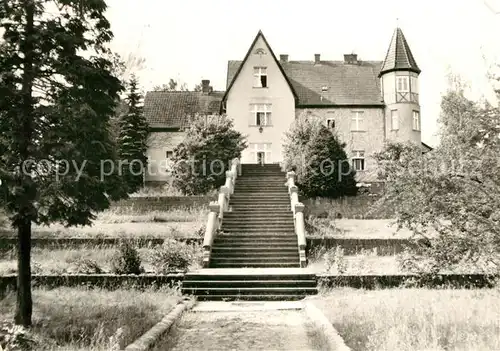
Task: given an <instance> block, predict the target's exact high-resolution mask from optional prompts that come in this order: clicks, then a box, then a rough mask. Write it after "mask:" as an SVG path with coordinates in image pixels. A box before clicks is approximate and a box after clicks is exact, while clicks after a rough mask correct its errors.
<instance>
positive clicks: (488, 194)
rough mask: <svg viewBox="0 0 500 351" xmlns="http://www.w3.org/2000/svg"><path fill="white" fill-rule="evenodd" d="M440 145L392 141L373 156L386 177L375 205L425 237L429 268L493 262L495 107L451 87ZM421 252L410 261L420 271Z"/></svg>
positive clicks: (497, 224) (498, 202)
mask: <svg viewBox="0 0 500 351" xmlns="http://www.w3.org/2000/svg"><path fill="white" fill-rule="evenodd" d="M441 109H442V113H441V118H440V123H441V134H442V135H441V144H440V145H439V146H438V147H437V148H435V149H434V150H433V151H431V152H428V153H426V154H422V152H421V149H420V147H419V146H417V145H410V144H406V145H405V144H390V145H388V146H387V147H386V149H385V150H383V151H382V152H380V153H379V154H378V155H377V156H376V158H377V159H378V161H379V163H380V164H381V166H382V168H381V169H382V172H381V175H380V176H381V178H382V179H383V180H385V181H386V189H385V195H384V197H383V199H382V200H381V202H380V204H379V205H380V206H392V207H393V208H395V209H396V210H397V223H398V225H399V226H400V227H406V228H409V229H411V230H412V231H413V233H414V237H415V238H422V237H423V238H425V239H429V240H427V243H428V245H427V246H426V247H425V248H424V251H423V254H424V255H423V258H424V260H425V262H426V268H427V269H430V270H431V271H438V270H440V269H444V268H449V267H452V266H454V265H457V264H468V263H474V264H476V265H481V266H482V267H483V268H485V269H490V268H493V267H498V264H499V263H500V260H499V255H498V253H499V249H500V164H499V161H498V160H499V158H498V155H499V153H500V139H499V138H500V111H499V109H498V108H497V107H493V106H491V105H489V104H481V103H477V102H473V101H470V100H468V99H467V98H466V97H465V96H464V93H463V91H451V92H449V93H448V94H447V95H445V96H444V97H443V99H442V103H441ZM421 258H422V257H416V258H412V260H411V262H409V263H410V264H411V265H412V266H413V268H415V269H419V268H421V267H422V265H421V263H422V262H423V261H424V260H422V259H421Z"/></svg>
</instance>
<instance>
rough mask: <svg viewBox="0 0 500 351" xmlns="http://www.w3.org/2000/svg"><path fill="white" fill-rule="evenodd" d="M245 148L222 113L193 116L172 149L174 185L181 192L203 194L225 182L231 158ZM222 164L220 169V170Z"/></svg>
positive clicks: (244, 143)
mask: <svg viewBox="0 0 500 351" xmlns="http://www.w3.org/2000/svg"><path fill="white" fill-rule="evenodd" d="M245 148H246V141H245V138H244V136H243V135H242V134H241V133H240V132H238V131H236V130H235V129H234V127H233V122H232V121H231V120H230V119H228V118H226V117H225V116H213V117H211V118H209V119H206V118H200V117H197V118H195V119H194V120H193V121H192V122H191V123H190V127H189V129H188V130H187V131H186V138H185V139H184V141H183V142H181V143H180V144H179V145H178V146H177V147H176V148H175V150H174V157H173V160H172V161H173V168H172V178H173V185H174V186H175V187H176V188H177V189H179V190H180V191H181V192H182V193H183V194H184V195H198V194H206V193H208V192H209V191H211V190H214V189H218V188H219V187H220V186H222V185H224V182H225V180H226V175H225V171H227V170H228V169H229V163H230V161H231V160H232V159H234V158H237V157H240V156H241V152H242V151H243V150H244V149H245ZM221 167H222V169H221Z"/></svg>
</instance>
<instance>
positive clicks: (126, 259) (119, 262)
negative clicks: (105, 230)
mask: <svg viewBox="0 0 500 351" xmlns="http://www.w3.org/2000/svg"><path fill="white" fill-rule="evenodd" d="M111 271H112V272H113V273H115V274H141V273H144V268H143V267H142V266H141V258H140V257H139V252H138V251H137V249H136V248H135V247H133V246H132V245H131V244H130V243H128V242H126V241H124V242H122V243H121V244H120V248H119V249H118V251H117V252H116V254H115V255H114V257H113V258H112V260H111Z"/></svg>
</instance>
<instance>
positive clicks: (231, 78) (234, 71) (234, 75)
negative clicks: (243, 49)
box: [223, 30, 298, 101]
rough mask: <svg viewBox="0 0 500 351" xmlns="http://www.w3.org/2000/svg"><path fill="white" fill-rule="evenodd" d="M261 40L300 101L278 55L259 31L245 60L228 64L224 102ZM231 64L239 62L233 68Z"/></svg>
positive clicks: (296, 98)
mask: <svg viewBox="0 0 500 351" xmlns="http://www.w3.org/2000/svg"><path fill="white" fill-rule="evenodd" d="M259 38H262V40H263V41H264V43H265V45H266V46H267V47H268V49H269V52H270V53H271V56H272V58H273V60H274V62H275V63H276V65H277V66H278V68H279V70H280V72H281V74H282V75H283V77H284V78H285V80H286V82H287V84H288V86H289V87H290V90H291V91H292V94H293V96H294V98H295V101H297V100H298V95H297V93H296V91H295V89H294V86H293V85H292V83H291V82H290V80H289V78H288V77H287V75H286V74H285V71H284V70H283V67H282V66H281V65H280V63H279V61H278V59H277V58H276V55H275V54H274V52H273V49H272V48H271V45H269V43H268V42H267V40H266V37H265V36H264V34H263V33H262V31H261V30H259V32H258V33H257V35H256V36H255V39H254V40H253V42H252V45H250V48H249V49H248V51H247V53H246V55H245V58H244V59H243V61H229V63H228V75H227V89H226V93H225V94H224V97H223V101H225V100H226V99H227V96H228V94H229V91H230V90H231V88H232V87H233V85H234V82H235V81H236V79H238V75H239V74H240V72H241V70H242V68H243V66H244V64H245V62H246V61H247V60H248V58H249V56H250V54H251V53H252V50H253V48H254V47H255V45H256V43H257V41H258V40H259ZM231 62H239V63H238V64H237V65H233V66H231ZM230 73H231V74H230Z"/></svg>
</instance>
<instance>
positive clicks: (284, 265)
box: [210, 260, 299, 268]
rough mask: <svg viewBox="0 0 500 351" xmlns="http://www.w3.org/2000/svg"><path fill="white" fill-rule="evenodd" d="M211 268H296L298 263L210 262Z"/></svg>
mask: <svg viewBox="0 0 500 351" xmlns="http://www.w3.org/2000/svg"><path fill="white" fill-rule="evenodd" d="M210 267H211V268H298V267H299V261H298V260H297V261H296V262H295V261H294V262H240V263H236V262H217V263H212V262H210Z"/></svg>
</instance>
